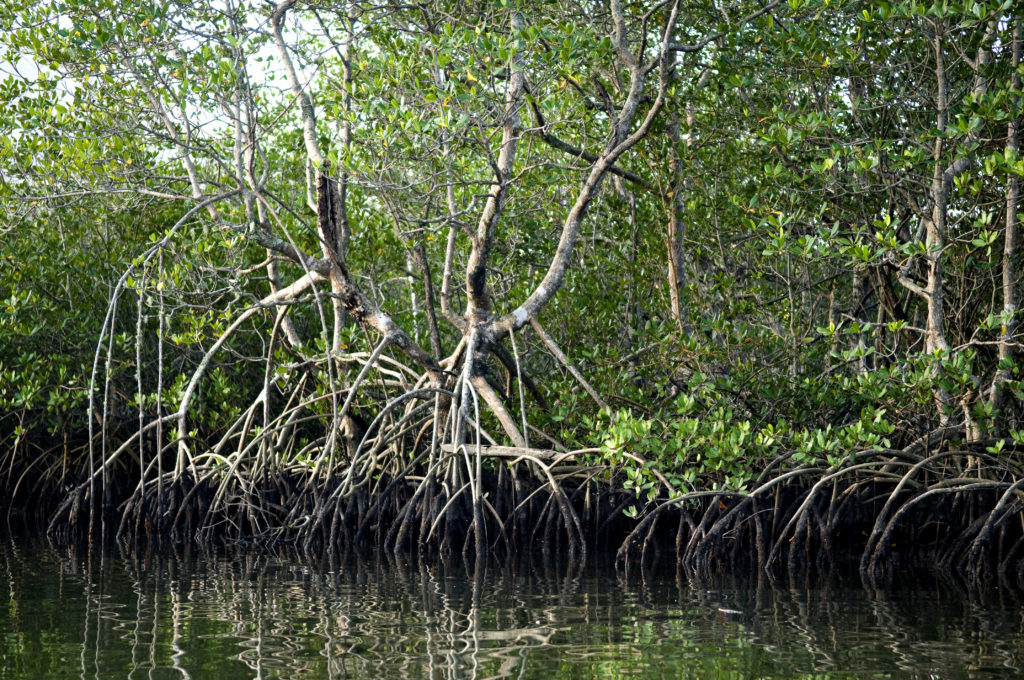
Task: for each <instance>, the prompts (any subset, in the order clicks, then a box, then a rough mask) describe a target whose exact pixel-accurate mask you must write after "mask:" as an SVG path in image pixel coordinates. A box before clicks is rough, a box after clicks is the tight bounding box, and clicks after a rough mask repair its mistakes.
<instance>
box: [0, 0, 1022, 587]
mask: <svg viewBox="0 0 1024 680" xmlns="http://www.w3.org/2000/svg"><path fill="white" fill-rule="evenodd" d="M1022 49H1024V12H1022V10H1021V7H1020V6H1019V5H1017V4H1016V3H1015V2H1013V1H1012V0H941V1H940V0H923V1H922V0H891V1H886V0H786V1H782V0H736V1H735V2H722V1H719V0H568V1H566V0H559V1H557V2H556V1H553V0H482V1H480V2H463V1H461V0H422V1H415V2H398V1H397V0H373V1H372V2H371V1H366V0H333V1H325V0H261V1H259V2H250V1H246V0H198V1H195V2H193V1H191V0H189V1H185V0H141V1H135V0H133V1H132V2H128V1H127V0H46V1H44V2H38V3H4V4H3V5H2V6H0V488H2V493H0V499H2V500H0V512H2V514H3V515H4V517H5V518H6V523H7V525H8V526H12V525H13V524H20V525H26V526H30V527H34V528H35V531H37V532H38V533H42V532H45V533H46V534H47V535H48V536H49V538H50V540H51V541H55V542H58V543H60V542H66V543H72V542H78V541H90V542H92V541H101V540H108V539H109V540H114V539H116V540H118V541H120V542H121V543H122V544H124V545H140V544H152V543H157V542H163V541H172V542H177V543H181V542H188V541H200V542H203V543H210V544H222V543H236V542H237V543H244V544H249V543H252V544H260V545H273V546H291V547H294V548H295V549H297V550H301V551H307V552H315V553H316V554H333V553H335V552H338V551H343V550H347V549H348V548H350V547H353V546H372V547H374V548H375V549H378V550H384V551H387V552H394V553H410V554H418V553H421V554H441V555H467V556H469V555H475V556H482V555H490V554H498V555H508V554H511V553H513V552H515V551H539V552H541V553H544V554H557V555H561V556H567V557H568V558H569V559H572V560H583V559H584V558H586V557H587V556H588V555H593V554H595V553H597V552H606V551H609V550H611V551H617V559H618V560H619V562H620V563H625V564H630V563H634V564H635V563H638V562H639V563H641V564H642V563H643V562H644V561H645V560H651V559H655V558H656V557H657V556H660V557H658V559H670V560H675V561H676V562H677V563H678V564H680V565H686V566H687V567H689V568H693V569H695V570H698V571H703V570H707V571H709V572H710V571H712V570H714V569H715V568H717V567H718V566H720V565H746V566H748V567H754V568H763V569H768V570H774V569H794V568H796V569H804V568H828V567H830V566H832V565H837V564H853V565H856V566H859V568H860V569H861V570H862V572H863V573H865V574H868V575H872V576H883V575H885V574H888V573H891V572H893V571H894V570H897V569H900V568H902V567H904V566H906V565H920V564H927V565H930V566H938V567H942V568H947V569H951V570H953V571H956V572H959V573H962V574H965V575H968V576H972V577H982V576H992V575H997V574H1001V575H1012V576H1019V575H1020V574H1021V573H1022V572H1024V402H1022V399H1021V397H1022V389H1024V386H1022V382H1021V380H1022V377H1024V361H1022V356H1021V350H1022V343H1021V340H1022V327H1021V323H1020V322H1021V311H1020V310H1019V304H1020V303H1019V300H1020V297H1021V270H1022V268H1024V262H1022V256H1021V246H1020V236H1019V224H1020V210H1021V206H1020V202H1021V201H1020V183H1021V176H1022V175H1024V158H1021V157H1020V150H1019V146H1020V139H1019V137H1020V132H1021V130H1020V127H1021V119H1022V87H1021V81H1022V77H1024V64H1022V63H1021V62H1022Z"/></svg>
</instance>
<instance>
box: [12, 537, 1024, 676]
mask: <svg viewBox="0 0 1024 680" xmlns="http://www.w3.org/2000/svg"><path fill="white" fill-rule="evenodd" d="M0 579H2V581H3V588H2V591H3V592H2V594H0V677H2V678H79V679H88V678H146V679H151V678H154V679H155V678H195V679H197V680H198V679H202V678H216V679H229V678H544V679H545V680H554V679H555V678H761V677H808V678H876V677H878V678H884V677H894V678H1001V677H1015V676H1018V675H1024V673H1021V671H1020V669H1022V668H1024V609H1022V607H1021V604H1020V602H1021V600H1020V593H1019V591H1017V590H1016V588H1015V586H1008V585H1006V584H1003V586H1001V587H997V586H989V587H986V588H975V589H973V590H968V589H963V588H959V587H955V586H954V585H952V584H949V583H942V582H938V581H937V580H936V579H935V578H934V577H927V578H919V579H916V580H910V581H907V582H905V583H903V584H902V585H894V586H892V587H889V588H885V589H869V588H865V587H864V586H863V585H861V583H860V581H859V580H858V579H856V578H854V579H848V580H845V581H840V580H837V579H835V578H833V579H832V580H831V581H827V580H822V579H816V580H815V581H814V582H812V583H807V582H800V583H789V584H788V585H787V584H779V583H776V584H771V583H769V582H768V581H767V580H766V579H765V578H764V577H760V578H758V576H757V575H751V576H749V577H748V576H744V577H740V576H736V575H732V576H728V577H719V578H715V579H710V580H694V579H691V578H689V577H687V576H686V575H685V574H677V573H676V572H675V570H674V569H673V570H668V571H659V572H649V573H646V574H639V573H630V574H628V575H627V574H624V573H621V572H616V571H614V570H611V569H608V568H599V567H595V566H590V567H586V568H573V567H569V566H567V565H564V564H561V565H559V564H556V563H552V562H547V563H545V562H544V561H542V560H540V559H539V558H537V559H534V560H533V561H530V560H526V559H524V560H522V561H521V562H520V563H517V564H514V565H513V564H511V563H508V562H506V563H489V564H487V565H484V566H482V567H480V568H479V569H475V568H474V566H473V565H466V564H465V563H464V562H462V561H461V560H453V561H452V562H449V563H447V564H444V563H440V564H433V565H429V566H428V565H410V564H407V563H402V562H396V561H394V560H389V559H388V558H387V557H378V558H365V557H363V558H355V557H350V558H346V559H343V560H340V561H337V562H333V563H332V562H331V561H328V560H323V561H320V562H316V561H310V560H309V559H305V560H301V559H298V558H295V557H290V556H280V555H278V556H270V555H262V556H259V555H254V554H252V553H248V554H247V553H245V552H237V553H229V554H223V553H221V554H212V555H211V554H196V553H190V552H187V551H186V552H179V553H178V554H173V555H159V556H158V555H131V554H123V553H118V552H117V551H116V550H114V551H112V552H107V553H105V554H100V553H93V554H92V555H90V554H88V553H85V552H73V551H68V550H55V549H52V548H50V547H48V546H46V544H44V543H41V542H38V541H26V540H19V541H14V542H11V541H2V540H0Z"/></svg>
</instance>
